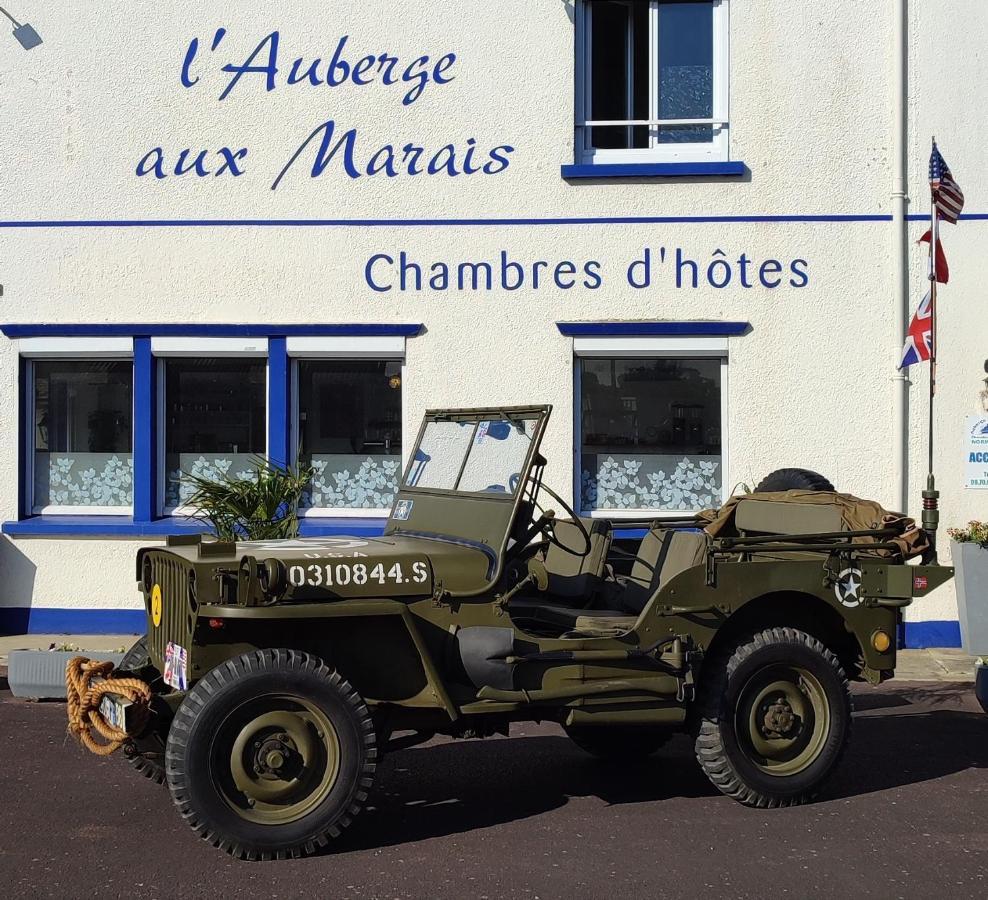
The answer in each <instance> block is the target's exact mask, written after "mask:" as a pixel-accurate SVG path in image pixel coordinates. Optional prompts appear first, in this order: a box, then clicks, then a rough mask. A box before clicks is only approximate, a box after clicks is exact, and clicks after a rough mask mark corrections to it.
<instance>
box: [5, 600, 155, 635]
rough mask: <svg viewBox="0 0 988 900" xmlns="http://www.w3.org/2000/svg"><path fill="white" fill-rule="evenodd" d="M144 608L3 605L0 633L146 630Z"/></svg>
mask: <svg viewBox="0 0 988 900" xmlns="http://www.w3.org/2000/svg"><path fill="white" fill-rule="evenodd" d="M146 629H147V616H146V614H145V612H144V610H142V609H53V608H51V607H21V606H19V607H13V608H6V609H0V634H144V632H145V631H146Z"/></svg>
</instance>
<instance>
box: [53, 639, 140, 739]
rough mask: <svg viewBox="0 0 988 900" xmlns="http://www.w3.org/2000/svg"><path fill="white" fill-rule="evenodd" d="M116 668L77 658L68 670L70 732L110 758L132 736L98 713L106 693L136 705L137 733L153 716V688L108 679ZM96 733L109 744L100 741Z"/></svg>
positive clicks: (134, 680)
mask: <svg viewBox="0 0 988 900" xmlns="http://www.w3.org/2000/svg"><path fill="white" fill-rule="evenodd" d="M113 668H114V667H113V663H112V662H93V661H92V660H90V659H87V658H86V657H85V656H76V657H74V658H73V659H71V660H69V662H68V664H67V665H66V667H65V688H66V695H67V699H68V708H67V713H68V717H69V733H70V734H72V735H74V736H75V737H76V738H77V739H78V741H79V743H81V744H82V746H83V747H85V748H86V749H87V750H91V751H92V752H93V753H95V754H96V755H97V756H109V755H110V754H111V753H113V752H114V751H115V750H118V749H120V747H122V746H123V745H124V744H125V743H126V742H127V741H128V740H130V739H131V737H132V735H129V734H128V733H127V732H126V731H124V730H123V729H122V728H117V727H116V726H115V725H111V724H110V723H109V722H108V721H107V720H106V717H105V716H104V715H103V714H102V713H101V712H100V711H99V705H100V700H102V699H103V696H104V695H105V694H117V695H118V696H121V697H125V698H126V699H128V700H129V701H130V702H131V703H133V704H134V708H133V711H132V716H133V720H132V723H131V727H132V728H133V730H134V732H135V733H139V732H140V731H141V729H142V728H144V726H145V724H147V720H148V717H149V715H150V707H151V688H150V687H148V685H147V684H145V683H144V682H143V681H141V679H140V678H111V677H109V676H110V673H111V672H112V671H113ZM94 679H100V680H97V681H94ZM97 734H98V735H100V736H101V737H102V738H103V739H104V740H105V741H107V743H101V742H100V741H98V740H97V739H96V735H97Z"/></svg>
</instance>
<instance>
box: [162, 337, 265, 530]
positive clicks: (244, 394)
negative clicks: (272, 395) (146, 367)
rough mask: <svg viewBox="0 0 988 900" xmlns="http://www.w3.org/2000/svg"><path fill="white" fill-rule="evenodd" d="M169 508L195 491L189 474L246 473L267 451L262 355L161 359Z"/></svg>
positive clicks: (176, 505)
mask: <svg viewBox="0 0 988 900" xmlns="http://www.w3.org/2000/svg"><path fill="white" fill-rule="evenodd" d="M161 365H162V369H163V378H162V382H163V384H164V395H163V403H162V413H163V420H164V421H163V425H164V450H165V470H164V474H165V485H164V488H165V491H164V507H165V512H166V513H167V512H172V511H174V510H175V509H177V508H180V507H182V506H183V505H184V504H185V503H186V501H187V500H188V499H189V497H191V496H192V494H193V493H194V488H193V487H192V485H191V484H189V481H188V476H189V475H193V476H199V477H205V478H216V479H219V478H221V477H223V476H237V475H240V474H241V473H243V474H246V473H247V472H248V471H249V470H250V467H251V460H252V459H253V458H254V457H256V456H263V455H264V454H265V453H266V449H267V436H266V429H267V421H266V418H267V416H266V410H267V404H266V402H265V393H266V384H267V363H266V360H264V359H258V358H245V357H242V358H217V359H203V358H174V359H164V360H162V361H161Z"/></svg>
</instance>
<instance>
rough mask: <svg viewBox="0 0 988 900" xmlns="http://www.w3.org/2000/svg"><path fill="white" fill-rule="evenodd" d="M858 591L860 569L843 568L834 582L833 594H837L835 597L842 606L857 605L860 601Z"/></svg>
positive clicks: (859, 587) (859, 589)
mask: <svg viewBox="0 0 988 900" xmlns="http://www.w3.org/2000/svg"><path fill="white" fill-rule="evenodd" d="M860 591H861V570H860V569H844V571H843V572H841V573H840V575H838V576H837V581H836V582H835V583H834V594H836V595H837V599H838V600H839V601H840V602H841V603H842V604H843V605H844V606H849V607H854V606H857V605H858V604H859V603H860V602H861V594H860Z"/></svg>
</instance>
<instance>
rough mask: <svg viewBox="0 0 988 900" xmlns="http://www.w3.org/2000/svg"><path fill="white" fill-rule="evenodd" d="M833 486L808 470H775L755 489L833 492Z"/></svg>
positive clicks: (757, 490)
mask: <svg viewBox="0 0 988 900" xmlns="http://www.w3.org/2000/svg"><path fill="white" fill-rule="evenodd" d="M833 490H835V488H834V486H833V485H832V484H831V483H830V482H829V481H828V480H827V479H826V478H824V477H823V476H822V475H820V474H819V473H817V472H811V471H810V470H809V469H776V470H775V471H774V472H772V473H771V474H770V475H766V476H765V477H764V478H763V479H762V480H761V481H760V482H759V484H758V487H756V488H755V491H756V492H760V491H833Z"/></svg>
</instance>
